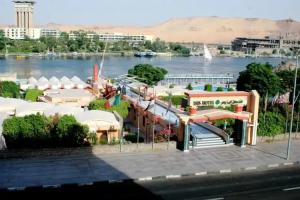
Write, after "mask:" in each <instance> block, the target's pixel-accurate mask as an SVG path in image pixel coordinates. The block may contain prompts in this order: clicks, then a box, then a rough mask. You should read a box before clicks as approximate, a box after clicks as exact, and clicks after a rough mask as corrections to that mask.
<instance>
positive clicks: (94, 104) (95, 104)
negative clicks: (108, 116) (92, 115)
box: [88, 99, 106, 110]
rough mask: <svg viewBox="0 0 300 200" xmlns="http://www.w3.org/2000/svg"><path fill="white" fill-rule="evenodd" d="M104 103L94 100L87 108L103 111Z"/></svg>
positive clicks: (103, 100)
mask: <svg viewBox="0 0 300 200" xmlns="http://www.w3.org/2000/svg"><path fill="white" fill-rule="evenodd" d="M105 101H106V100H105V99H99V100H94V101H92V102H90V104H89V106H88V108H89V110H103V109H104V104H105Z"/></svg>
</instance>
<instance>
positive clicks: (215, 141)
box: [190, 136, 226, 149]
mask: <svg viewBox="0 0 300 200" xmlns="http://www.w3.org/2000/svg"><path fill="white" fill-rule="evenodd" d="M217 146H226V144H225V142H224V140H223V139H222V138H220V137H219V136H216V137H210V138H194V139H193V141H190V147H191V148H194V149H199V148H208V147H217Z"/></svg>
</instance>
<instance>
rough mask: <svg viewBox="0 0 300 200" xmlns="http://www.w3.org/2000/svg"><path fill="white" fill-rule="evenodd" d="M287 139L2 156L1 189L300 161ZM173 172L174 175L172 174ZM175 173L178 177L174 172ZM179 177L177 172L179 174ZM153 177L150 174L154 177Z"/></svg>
mask: <svg viewBox="0 0 300 200" xmlns="http://www.w3.org/2000/svg"><path fill="white" fill-rule="evenodd" d="M286 145H287V142H276V143H272V144H267V143H263V144H258V145H257V146H255V147H246V148H243V149H242V148H240V147H237V146H230V147H222V148H211V149H198V150H194V151H190V152H189V153H184V152H179V151H178V152H159V153H158V152H153V153H135V154H125V153H122V154H101V155H100V154H97V152H94V153H91V154H88V155H69V156H57V157H44V158H26V159H6V160H0V188H6V187H28V186H36V185H57V184H66V183H82V184H84V183H92V182H95V181H102V180H120V179H139V178H143V177H148V178H149V177H159V176H167V178H168V177H176V175H180V174H195V173H197V174H206V173H212V172H217V171H218V172H219V173H222V172H231V171H241V169H245V170H253V169H257V168H258V169H259V168H262V167H265V166H267V167H277V166H278V165H282V164H284V163H286V165H288V164H289V163H287V162H296V161H300V140H295V141H293V143H292V153H291V159H290V161H286V160H285V159H284V158H283V157H285V152H286ZM170 175H171V176H170ZM172 175H173V176H172ZM174 175H175V176H174ZM149 179H150V178H149Z"/></svg>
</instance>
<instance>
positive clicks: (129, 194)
mask: <svg viewBox="0 0 300 200" xmlns="http://www.w3.org/2000/svg"><path fill="white" fill-rule="evenodd" d="M39 195H42V197H50V196H51V195H54V196H57V195H59V196H61V195H67V196H68V197H70V196H76V197H79V196H80V195H84V196H85V197H86V195H88V196H90V195H93V196H96V197H98V198H99V199H172V200H173V199H187V200H189V199H190V200H194V199H216V200H219V199H220V200H221V199H264V200H265V199H266V200H267V199H272V200H276V199H300V168H299V166H298V167H289V168H284V169H276V170H275V169H274V170H268V171H255V172H251V173H247V174H246V173H230V174H223V175H207V176H199V177H186V178H175V179H169V180H153V181H146V182H122V183H111V184H107V183H100V182H99V183H96V184H94V185H90V186H77V185H65V186H64V187H62V188H59V189H57V188H52V189H43V188H29V189H26V190H25V191H20V192H7V191H2V192H1V191H0V197H1V199H8V198H10V197H12V196H21V197H25V196H34V197H39Z"/></svg>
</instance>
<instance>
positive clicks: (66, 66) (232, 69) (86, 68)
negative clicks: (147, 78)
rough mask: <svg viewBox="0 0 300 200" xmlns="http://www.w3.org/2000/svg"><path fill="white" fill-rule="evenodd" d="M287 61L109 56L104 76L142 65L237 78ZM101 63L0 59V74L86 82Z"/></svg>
mask: <svg viewBox="0 0 300 200" xmlns="http://www.w3.org/2000/svg"><path fill="white" fill-rule="evenodd" d="M282 61H285V59H281V58H233V57H216V58H213V60H212V61H211V62H205V61H204V60H203V58H202V57H198V56H195V57H154V58H137V57H124V56H107V57H106V58H105V60H104V67H103V71H102V72H103V75H104V76H106V77H116V76H118V75H121V74H125V73H127V71H128V69H130V68H131V67H133V66H134V65H136V64H139V63H149V64H152V65H155V66H159V67H163V68H165V69H166V70H168V72H169V73H171V74H187V73H204V74H227V73H230V74H235V75H238V73H239V72H240V71H242V70H244V69H245V67H246V66H247V65H248V64H249V63H251V62H263V63H265V62H269V63H271V64H272V65H274V66H275V65H278V64H279V63H281V62H282ZM96 62H98V63H100V61H99V59H96V57H90V58H86V59H74V58H72V59H67V58H42V57H31V58H26V59H22V60H17V59H16V58H15V57H7V58H6V59H0V73H4V72H11V73H12V72H16V73H17V75H18V78H29V77H31V76H33V77H36V78H38V77H40V76H45V77H47V78H50V77H51V76H57V77H62V76H68V77H72V76H74V75H76V76H78V77H80V78H81V79H83V80H86V78H87V77H89V76H91V75H92V71H93V70H92V69H93V65H94V64H95V63H96Z"/></svg>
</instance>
